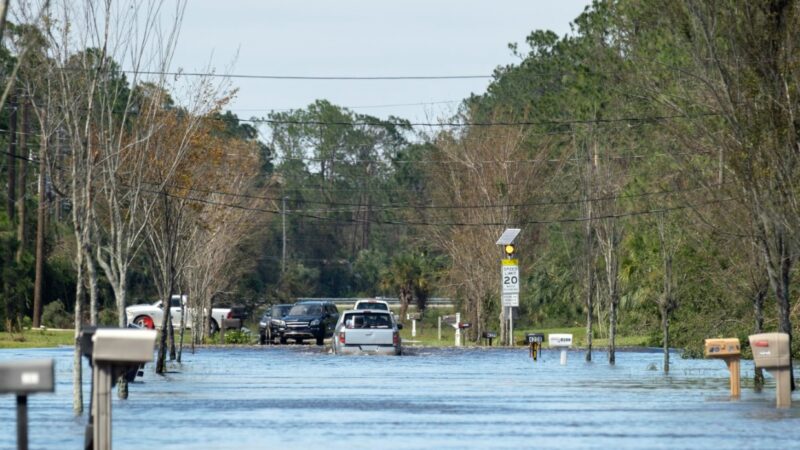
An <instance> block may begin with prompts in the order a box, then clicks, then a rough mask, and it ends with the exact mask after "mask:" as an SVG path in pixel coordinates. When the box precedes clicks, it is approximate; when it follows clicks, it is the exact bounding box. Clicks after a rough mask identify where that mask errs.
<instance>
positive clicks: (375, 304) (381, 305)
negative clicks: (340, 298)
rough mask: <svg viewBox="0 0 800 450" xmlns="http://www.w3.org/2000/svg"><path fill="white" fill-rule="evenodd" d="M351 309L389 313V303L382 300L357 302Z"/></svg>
mask: <svg viewBox="0 0 800 450" xmlns="http://www.w3.org/2000/svg"><path fill="white" fill-rule="evenodd" d="M353 309H355V310H359V309H380V310H383V311H390V309H389V303H387V302H385V301H383V300H359V301H357V302H356V304H355V305H354V306H353Z"/></svg>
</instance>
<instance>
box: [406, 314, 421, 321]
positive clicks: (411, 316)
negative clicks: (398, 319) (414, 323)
mask: <svg viewBox="0 0 800 450" xmlns="http://www.w3.org/2000/svg"><path fill="white" fill-rule="evenodd" d="M406 320H422V314H421V313H406Z"/></svg>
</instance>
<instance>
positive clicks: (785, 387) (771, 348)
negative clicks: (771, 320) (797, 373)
mask: <svg viewBox="0 0 800 450" xmlns="http://www.w3.org/2000/svg"><path fill="white" fill-rule="evenodd" d="M749 340H750V347H751V348H752V349H753V362H754V363H755V365H756V367H760V368H763V369H767V372H769V373H770V374H771V375H772V376H773V377H774V378H775V391H776V392H775V397H776V402H775V406H777V407H778V408H789V407H791V406H792V380H791V379H790V371H789V365H790V363H791V358H790V349H789V335H788V334H786V333H762V334H753V335H751V336H750V337H749Z"/></svg>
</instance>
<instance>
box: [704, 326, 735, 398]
mask: <svg viewBox="0 0 800 450" xmlns="http://www.w3.org/2000/svg"><path fill="white" fill-rule="evenodd" d="M704 347H705V350H704V352H703V353H704V354H705V356H706V358H713V359H722V360H724V361H725V364H726V365H727V366H728V371H729V372H730V387H731V397H732V398H739V396H740V395H741V381H740V376H741V368H740V367H741V366H740V360H741V353H742V352H741V345H740V344H739V339H737V338H722V339H706V341H705V346H704Z"/></svg>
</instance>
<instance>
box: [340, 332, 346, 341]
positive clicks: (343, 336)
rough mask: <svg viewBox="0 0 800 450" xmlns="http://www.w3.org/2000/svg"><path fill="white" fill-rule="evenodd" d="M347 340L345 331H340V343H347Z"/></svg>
mask: <svg viewBox="0 0 800 450" xmlns="http://www.w3.org/2000/svg"><path fill="white" fill-rule="evenodd" d="M346 340H347V338H346V337H345V335H344V332H342V333H339V343H340V344H346V343H347V342H346Z"/></svg>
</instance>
